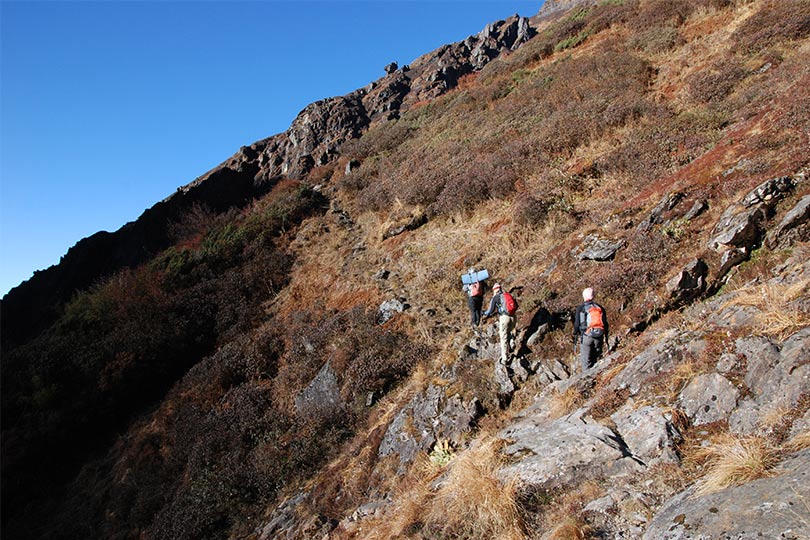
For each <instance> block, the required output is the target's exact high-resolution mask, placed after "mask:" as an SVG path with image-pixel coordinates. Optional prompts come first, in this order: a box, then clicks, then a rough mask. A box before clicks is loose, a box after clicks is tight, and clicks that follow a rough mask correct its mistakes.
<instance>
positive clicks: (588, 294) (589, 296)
mask: <svg viewBox="0 0 810 540" xmlns="http://www.w3.org/2000/svg"><path fill="white" fill-rule="evenodd" d="M582 299H583V300H585V301H586V302H590V301H591V300H593V289H591V288H590V287H588V288H587V289H585V290H583V291H582Z"/></svg>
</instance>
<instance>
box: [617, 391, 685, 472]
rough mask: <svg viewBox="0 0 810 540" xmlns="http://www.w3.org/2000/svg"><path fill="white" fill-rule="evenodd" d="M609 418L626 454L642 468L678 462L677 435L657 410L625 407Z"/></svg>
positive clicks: (679, 435) (649, 407)
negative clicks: (626, 451)
mask: <svg viewBox="0 0 810 540" xmlns="http://www.w3.org/2000/svg"><path fill="white" fill-rule="evenodd" d="M610 418H611V419H612V420H613V421H614V423H615V424H616V431H617V432H618V433H619V435H620V436H621V438H622V440H624V442H625V444H626V445H627V448H628V449H629V450H630V452H631V453H632V454H633V455H634V456H635V457H637V458H638V459H640V460H641V461H643V462H644V463H645V464H646V465H648V466H651V465H655V464H659V463H678V462H679V461H680V460H679V459H678V455H677V453H676V450H675V447H676V445H677V444H678V442H680V440H681V439H682V437H681V434H680V433H679V432H678V430H677V428H675V426H673V425H672V423H671V422H670V421H669V419H667V417H666V416H665V414H664V411H662V410H661V409H659V408H658V407H654V406H646V407H641V408H638V409H633V408H632V404H628V405H626V406H624V407H622V408H621V409H619V410H618V411H616V412H615V413H613V414H612V415H611V417H610Z"/></svg>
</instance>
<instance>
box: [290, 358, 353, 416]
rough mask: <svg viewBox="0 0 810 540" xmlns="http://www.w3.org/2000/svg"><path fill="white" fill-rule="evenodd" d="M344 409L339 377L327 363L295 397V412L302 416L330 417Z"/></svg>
mask: <svg viewBox="0 0 810 540" xmlns="http://www.w3.org/2000/svg"><path fill="white" fill-rule="evenodd" d="M342 409H343V402H342V400H341V398H340V385H339V384H338V379H337V375H336V374H335V371H334V370H333V369H332V366H331V365H330V364H329V362H326V363H325V364H324V365H323V367H321V369H320V371H319V372H318V374H317V375H316V376H315V378H314V379H312V381H311V382H310V383H309V384H308V385H307V387H306V388H304V390H303V391H302V392H301V393H300V394H298V395H297V396H296V397H295V412H296V413H298V415H300V416H308V417H309V416H317V417H329V416H331V415H334V414H337V413H339V412H340V411H341V410H342Z"/></svg>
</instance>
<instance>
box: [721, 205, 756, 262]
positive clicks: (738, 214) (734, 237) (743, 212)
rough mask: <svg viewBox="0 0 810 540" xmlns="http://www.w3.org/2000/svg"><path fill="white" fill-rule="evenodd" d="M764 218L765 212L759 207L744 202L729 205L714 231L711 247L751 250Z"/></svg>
mask: <svg viewBox="0 0 810 540" xmlns="http://www.w3.org/2000/svg"><path fill="white" fill-rule="evenodd" d="M764 219H765V212H764V211H763V210H762V209H761V208H759V207H756V208H753V209H751V208H746V207H745V206H743V205H742V204H734V205H731V206H729V207H728V208H727V209H726V210H725V212H723V214H722V215H721V216H720V219H719V220H718V222H717V224H716V225H715V227H714V230H713V231H712V235H711V238H712V239H711V240H710V241H709V247H710V248H711V249H713V250H715V251H717V252H724V251H728V250H729V249H732V248H735V247H736V248H744V249H745V250H748V251H750V249H751V248H752V247H754V245H755V244H756V242H757V240H758V239H759V235H760V229H759V224H760V223H761V222H762V221H763V220H764Z"/></svg>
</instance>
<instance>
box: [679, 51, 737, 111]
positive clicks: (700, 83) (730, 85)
mask: <svg viewBox="0 0 810 540" xmlns="http://www.w3.org/2000/svg"><path fill="white" fill-rule="evenodd" d="M747 75H748V72H747V71H746V70H745V68H743V67H742V66H741V65H740V64H739V63H737V62H735V61H734V60H729V59H725V60H722V61H719V62H717V63H715V64H714V65H712V66H710V67H708V68H706V69H704V70H701V71H699V72H697V73H695V74H693V75H692V76H690V77H689V78H688V79H687V84H688V85H689V95H690V97H691V98H692V99H693V100H694V101H696V102H698V103H709V102H712V101H721V100H722V99H724V98H725V97H726V96H727V95H729V94H730V93H731V92H732V90H733V89H734V87H735V86H736V85H737V83H739V82H740V81H742V80H743V79H744V78H745V77H746V76H747Z"/></svg>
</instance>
